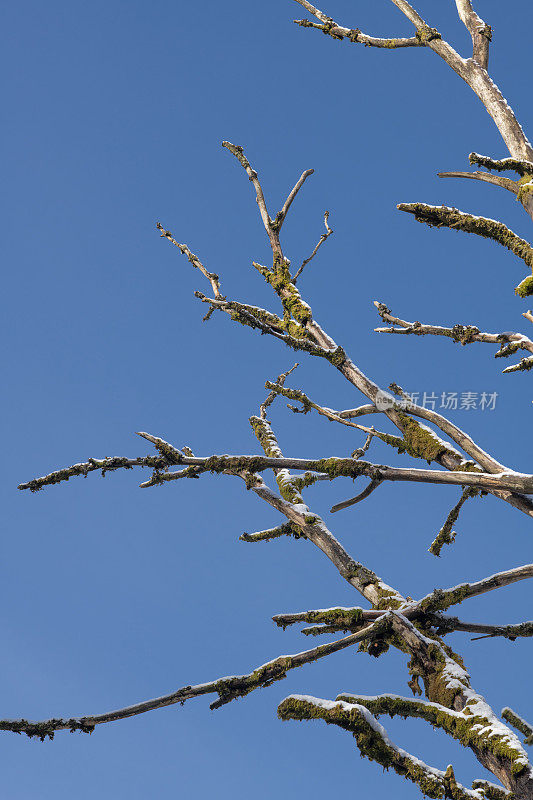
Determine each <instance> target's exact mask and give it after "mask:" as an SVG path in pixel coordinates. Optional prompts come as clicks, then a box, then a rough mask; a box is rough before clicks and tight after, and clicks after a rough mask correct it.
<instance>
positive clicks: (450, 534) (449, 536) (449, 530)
mask: <svg viewBox="0 0 533 800" xmlns="http://www.w3.org/2000/svg"><path fill="white" fill-rule="evenodd" d="M476 494H477V492H476V490H475V489H470V488H468V489H463V491H462V493H461V497H460V498H459V501H458V502H457V503H456V504H455V505H454V507H453V508H452V510H451V511H450V513H449V514H448V516H447V517H446V521H445V523H444V525H443V526H442V528H441V529H440V531H439V532H438V534H437V536H436V537H435V539H434V541H433V542H432V544H431V547H430V548H429V552H430V553H433V555H434V556H440V551H441V550H442V548H443V546H444V545H445V544H452V542H453V541H455V536H456V533H455V531H454V530H453V526H454V525H455V523H456V522H457V520H458V518H459V513H460V511H461V508H462V507H463V505H464V503H465V502H466V500H468V498H469V497H474V496H475V495H476Z"/></svg>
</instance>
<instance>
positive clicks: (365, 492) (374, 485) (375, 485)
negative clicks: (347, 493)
mask: <svg viewBox="0 0 533 800" xmlns="http://www.w3.org/2000/svg"><path fill="white" fill-rule="evenodd" d="M381 484H382V481H380V480H371V481H370V483H369V484H368V486H367V487H366V489H363V491H362V492H360V493H359V494H358V495H356V496H355V497H351V498H350V499H349V500H344V501H343V502H342V503H337V504H336V505H334V506H332V508H331V509H330V510H331V513H332V514H334V513H335V512H336V511H342V510H343V509H344V508H349V507H350V506H353V505H355V504H356V503H360V502H361V500H366V498H367V497H370V495H371V494H372V492H374V491H375V490H376V489H377V488H378V486H380V485H381Z"/></svg>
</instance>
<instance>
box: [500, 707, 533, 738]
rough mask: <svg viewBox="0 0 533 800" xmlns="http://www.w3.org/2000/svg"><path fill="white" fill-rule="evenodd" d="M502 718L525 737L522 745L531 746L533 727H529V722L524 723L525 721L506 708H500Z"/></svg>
mask: <svg viewBox="0 0 533 800" xmlns="http://www.w3.org/2000/svg"><path fill="white" fill-rule="evenodd" d="M501 713H502V717H503V718H504V719H505V720H506V721H507V722H508V723H509V724H510V725H512V726H513V728H516V730H517V731H520V733H523V734H524V736H525V737H526V738H525V739H524V744H533V725H530V724H529V722H526V721H525V719H523V718H522V717H519V716H518V714H515V712H514V711H513V710H512V709H511V708H508V707H505V708H502V712H501Z"/></svg>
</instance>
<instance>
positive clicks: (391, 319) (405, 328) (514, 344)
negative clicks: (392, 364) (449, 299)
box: [374, 300, 533, 373]
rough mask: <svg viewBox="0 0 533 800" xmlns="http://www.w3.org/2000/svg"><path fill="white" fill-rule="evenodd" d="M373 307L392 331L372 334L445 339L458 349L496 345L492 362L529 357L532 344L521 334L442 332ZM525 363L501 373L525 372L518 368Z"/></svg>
mask: <svg viewBox="0 0 533 800" xmlns="http://www.w3.org/2000/svg"><path fill="white" fill-rule="evenodd" d="M374 305H375V306H376V308H377V309H378V313H379V316H380V317H381V319H382V320H383V321H384V322H388V323H391V324H392V325H393V326H395V325H397V326H398V327H392V328H374V330H375V331H376V333H396V334H403V335H409V334H414V335H415V336H428V335H430V336H446V337H448V338H449V339H452V341H454V342H457V343H459V344H462V345H466V344H471V343H472V342H487V343H489V344H497V345H499V348H500V349H499V350H498V351H497V352H496V353H495V356H494V357H495V358H502V357H503V358H505V357H508V356H510V355H513V354H514V353H516V352H517V350H527V351H529V352H530V353H533V341H531V339H529V338H528V337H527V336H525V334H523V333H514V332H513V331H505V332H503V333H482V332H481V331H480V330H479V328H478V327H476V326H475V325H454V326H453V327H451V328H444V327H442V326H441V325H428V324H427V323H421V322H418V321H417V322H407V321H406V320H404V319H400V318H399V317H395V316H393V315H392V314H391V311H390V309H389V308H387V306H386V305H385V304H384V303H380V302H378V301H377V300H376V301H374ZM528 361H529V358H528V359H522V361H521V362H519V364H516V365H514V366H512V367H507V369H505V370H503V372H504V373H506V372H515V371H516V370H518V369H527V367H523V366H522V367H521V366H520V364H522V363H523V362H528Z"/></svg>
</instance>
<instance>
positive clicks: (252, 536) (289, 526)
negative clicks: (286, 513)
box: [239, 522, 306, 542]
mask: <svg viewBox="0 0 533 800" xmlns="http://www.w3.org/2000/svg"><path fill="white" fill-rule="evenodd" d="M281 536H293V537H294V538H295V539H302V538H303V539H305V538H306V537H305V534H304V533H303V532H302V531H301V530H300V529H299V528H298V526H297V525H295V524H294V523H293V522H284V523H283V524H282V525H277V526H276V527H275V528H268V529H267V530H264V531H257V533H246V532H245V533H243V534H241V536H239V539H240V540H241V542H268V541H270V540H271V539H279V538H280V537H281Z"/></svg>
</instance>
